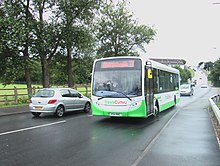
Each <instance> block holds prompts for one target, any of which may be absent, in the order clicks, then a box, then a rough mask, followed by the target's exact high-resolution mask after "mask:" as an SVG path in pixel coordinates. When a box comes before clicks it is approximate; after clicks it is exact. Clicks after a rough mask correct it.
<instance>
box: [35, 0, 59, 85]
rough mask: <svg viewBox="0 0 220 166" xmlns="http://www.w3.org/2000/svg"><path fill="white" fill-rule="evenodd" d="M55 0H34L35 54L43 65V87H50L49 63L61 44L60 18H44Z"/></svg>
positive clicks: (51, 8)
mask: <svg viewBox="0 0 220 166" xmlns="http://www.w3.org/2000/svg"><path fill="white" fill-rule="evenodd" d="M54 6H55V2H54V1H53V0H47V1H46V0H44V1H41V0H33V6H32V8H33V11H34V12H35V13H33V15H34V16H35V18H34V19H35V26H34V27H35V29H34V36H35V40H34V45H33V49H32V51H33V54H34V55H35V56H37V57H39V59H40V62H41V67H42V81H43V87H50V81H49V80H50V76H49V65H50V63H51V60H52V58H53V56H54V55H55V54H56V52H57V50H58V47H59V45H60V28H59V24H58V22H57V21H58V19H54V18H53V17H51V18H49V19H48V20H46V19H45V18H44V15H45V13H46V12H47V10H53V7H54Z"/></svg>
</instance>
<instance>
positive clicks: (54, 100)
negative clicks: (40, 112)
mask: <svg viewBox="0 0 220 166" xmlns="http://www.w3.org/2000/svg"><path fill="white" fill-rule="evenodd" d="M56 102H57V99H53V100H50V101H48V104H54V103H56Z"/></svg>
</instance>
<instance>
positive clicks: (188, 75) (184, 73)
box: [174, 66, 192, 84]
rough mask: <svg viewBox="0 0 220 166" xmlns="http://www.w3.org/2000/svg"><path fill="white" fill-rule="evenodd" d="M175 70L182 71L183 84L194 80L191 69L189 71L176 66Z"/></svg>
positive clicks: (181, 81)
mask: <svg viewBox="0 0 220 166" xmlns="http://www.w3.org/2000/svg"><path fill="white" fill-rule="evenodd" d="M174 68H176V69H178V70H179V71H180V78H181V80H180V83H181V84H183V83H187V82H188V80H191V79H192V74H191V72H190V70H189V69H187V68H185V69H182V68H181V67H180V66H174Z"/></svg>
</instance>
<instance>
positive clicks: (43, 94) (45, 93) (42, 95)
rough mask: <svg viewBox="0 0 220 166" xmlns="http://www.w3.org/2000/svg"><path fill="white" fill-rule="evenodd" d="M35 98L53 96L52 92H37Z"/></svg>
mask: <svg viewBox="0 0 220 166" xmlns="http://www.w3.org/2000/svg"><path fill="white" fill-rule="evenodd" d="M34 96H35V97H53V96H54V90H45V89H43V90H39V91H38V92H37V93H36V95H34Z"/></svg>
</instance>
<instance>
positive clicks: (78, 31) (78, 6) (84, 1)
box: [57, 0, 102, 87]
mask: <svg viewBox="0 0 220 166" xmlns="http://www.w3.org/2000/svg"><path fill="white" fill-rule="evenodd" d="M101 2H102V1H101V0H75V1H72V0H59V1H58V3H57V6H58V8H59V10H58V11H57V15H60V16H61V20H62V21H61V25H62V27H61V29H62V41H63V48H65V49H66V53H67V74H68V86H69V87H73V71H72V60H73V56H75V57H76V56H80V54H81V53H82V51H83V50H84V49H86V48H88V47H91V43H92V42H93V41H92V35H91V32H90V30H89V27H90V26H89V25H90V24H91V23H92V20H93V18H94V16H95V12H96V11H97V10H98V9H99V7H100V4H101Z"/></svg>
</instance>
